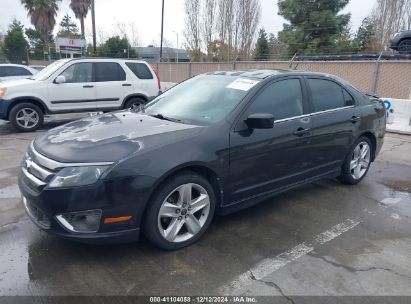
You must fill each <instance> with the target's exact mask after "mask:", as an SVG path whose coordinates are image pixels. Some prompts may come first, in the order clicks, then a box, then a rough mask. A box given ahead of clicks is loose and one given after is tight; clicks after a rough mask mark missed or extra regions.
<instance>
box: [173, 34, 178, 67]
mask: <svg viewBox="0 0 411 304" xmlns="http://www.w3.org/2000/svg"><path fill="white" fill-rule="evenodd" d="M173 33H174V34H176V35H177V49H176V57H177V59H176V62H177V63H178V33H177V32H176V31H173Z"/></svg>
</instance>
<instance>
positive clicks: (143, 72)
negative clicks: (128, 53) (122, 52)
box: [126, 62, 153, 79]
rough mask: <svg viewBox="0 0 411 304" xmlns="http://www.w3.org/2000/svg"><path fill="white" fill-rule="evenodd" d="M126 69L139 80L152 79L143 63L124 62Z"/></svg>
mask: <svg viewBox="0 0 411 304" xmlns="http://www.w3.org/2000/svg"><path fill="white" fill-rule="evenodd" d="M126 65H127V67H128V68H129V69H130V70H131V71H132V72H133V73H134V75H136V76H137V77H138V78H140V79H153V74H151V72H150V69H149V68H148V67H147V66H146V65H145V64H144V63H138V62H126Z"/></svg>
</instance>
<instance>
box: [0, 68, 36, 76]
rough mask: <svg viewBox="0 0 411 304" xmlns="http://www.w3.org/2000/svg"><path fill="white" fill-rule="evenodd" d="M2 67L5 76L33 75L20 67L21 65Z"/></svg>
mask: <svg viewBox="0 0 411 304" xmlns="http://www.w3.org/2000/svg"><path fill="white" fill-rule="evenodd" d="M4 69H5V74H6V76H30V75H33V74H32V73H30V72H29V71H28V70H26V69H25V68H21V67H13V66H9V67H4Z"/></svg>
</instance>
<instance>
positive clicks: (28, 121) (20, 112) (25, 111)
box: [9, 103, 44, 132]
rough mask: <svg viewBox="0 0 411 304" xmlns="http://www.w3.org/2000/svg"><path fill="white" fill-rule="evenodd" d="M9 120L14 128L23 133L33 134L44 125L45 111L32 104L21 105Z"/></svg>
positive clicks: (17, 106) (15, 108) (13, 109)
mask: <svg viewBox="0 0 411 304" xmlns="http://www.w3.org/2000/svg"><path fill="white" fill-rule="evenodd" d="M9 120H10V122H11V124H12V125H13V127H14V128H16V129H17V130H18V131H21V132H32V131H35V130H37V129H38V128H39V127H41V126H42V125H43V121H44V114H43V111H42V110H41V109H40V108H39V107H38V106H36V105H35V104H32V103H19V104H17V105H15V106H14V107H13V108H12V109H11V110H10V114H9Z"/></svg>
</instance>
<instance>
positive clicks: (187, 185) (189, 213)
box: [143, 171, 216, 250]
mask: <svg viewBox="0 0 411 304" xmlns="http://www.w3.org/2000/svg"><path fill="white" fill-rule="evenodd" d="M215 205H216V199H215V194H214V191H213V187H212V186H211V185H210V183H209V182H208V181H207V180H206V179H205V178H204V177H202V176H200V175H198V174H196V173H194V172H191V171H186V172H183V173H180V174H178V175H175V176H173V177H171V178H170V179H168V180H167V181H166V182H165V183H163V184H162V185H161V186H160V189H158V190H157V191H156V193H155V194H154V197H153V198H152V199H151V200H150V202H149V206H148V207H147V211H146V214H145V217H144V221H143V233H144V235H145V236H146V237H147V238H148V239H149V240H150V241H151V242H152V243H154V244H155V245H156V246H158V247H160V248H162V249H166V250H176V249H180V248H183V247H186V246H188V245H191V244H193V243H195V242H196V241H197V240H198V239H199V238H200V237H201V236H202V235H203V234H204V233H205V231H206V230H207V228H208V227H209V225H210V223H211V221H212V219H213V216H214V211H215Z"/></svg>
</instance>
